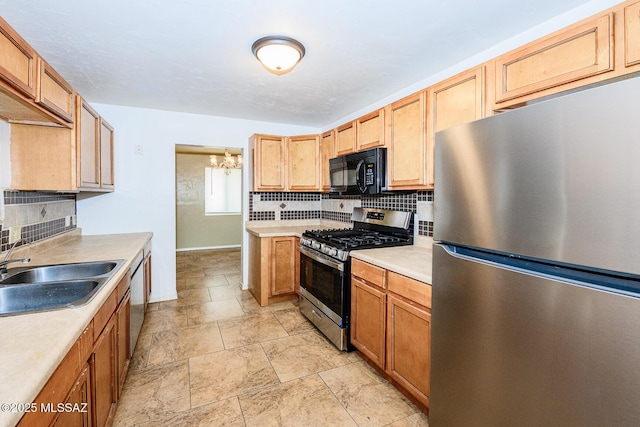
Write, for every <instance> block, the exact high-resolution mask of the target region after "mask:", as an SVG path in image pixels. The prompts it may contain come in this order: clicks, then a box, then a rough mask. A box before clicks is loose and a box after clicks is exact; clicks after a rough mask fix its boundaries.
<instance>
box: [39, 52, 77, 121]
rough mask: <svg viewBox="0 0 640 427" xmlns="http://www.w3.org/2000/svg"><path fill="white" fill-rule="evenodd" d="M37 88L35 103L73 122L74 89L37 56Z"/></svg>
mask: <svg viewBox="0 0 640 427" xmlns="http://www.w3.org/2000/svg"><path fill="white" fill-rule="evenodd" d="M37 82H38V90H37V96H36V104H40V105H41V106H42V107H44V108H45V109H47V110H49V111H51V112H52V113H53V114H55V115H57V116H58V117H60V118H61V119H63V120H64V121H65V122H67V123H73V116H74V110H75V105H76V103H75V98H76V95H75V91H74V90H73V87H71V85H70V84H69V83H67V82H66V80H65V79H63V78H62V76H61V75H60V74H58V73H57V72H56V70H54V69H53V67H51V66H50V65H49V64H47V63H46V62H45V61H44V60H43V59H42V58H38V79H37Z"/></svg>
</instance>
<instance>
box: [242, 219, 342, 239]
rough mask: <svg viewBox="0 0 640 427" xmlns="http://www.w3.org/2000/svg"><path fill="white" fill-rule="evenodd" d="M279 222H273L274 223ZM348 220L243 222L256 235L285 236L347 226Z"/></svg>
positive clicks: (298, 235)
mask: <svg viewBox="0 0 640 427" xmlns="http://www.w3.org/2000/svg"><path fill="white" fill-rule="evenodd" d="M278 222H279V223H281V224H274V223H278ZM349 227H351V224H350V223H348V222H338V221H328V220H319V219H315V220H298V221H248V222H246V223H245V228H246V230H247V232H249V233H251V234H253V235H254V236H258V237H286V236H296V237H300V236H302V233H304V232H305V231H307V230H321V229H322V230H324V229H328V228H349Z"/></svg>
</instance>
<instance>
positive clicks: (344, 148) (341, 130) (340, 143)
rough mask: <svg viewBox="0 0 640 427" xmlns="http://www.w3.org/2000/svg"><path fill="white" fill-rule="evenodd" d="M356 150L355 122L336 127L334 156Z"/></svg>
mask: <svg viewBox="0 0 640 427" xmlns="http://www.w3.org/2000/svg"><path fill="white" fill-rule="evenodd" d="M355 151H356V122H355V121H353V122H349V123H345V124H343V125H342V126H340V127H338V128H337V129H336V156H342V155H343V154H349V153H353V152H355Z"/></svg>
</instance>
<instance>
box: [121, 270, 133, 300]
mask: <svg viewBox="0 0 640 427" xmlns="http://www.w3.org/2000/svg"><path fill="white" fill-rule="evenodd" d="M130 286H131V276H130V275H129V274H127V275H125V276H124V277H123V278H122V279H121V280H120V283H118V302H120V301H121V300H122V297H124V294H126V293H127V291H128V290H129V287H130Z"/></svg>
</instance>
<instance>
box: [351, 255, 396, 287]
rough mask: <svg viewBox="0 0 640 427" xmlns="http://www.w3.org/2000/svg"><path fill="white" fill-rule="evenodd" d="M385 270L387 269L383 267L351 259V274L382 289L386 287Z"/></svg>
mask: <svg viewBox="0 0 640 427" xmlns="http://www.w3.org/2000/svg"><path fill="white" fill-rule="evenodd" d="M386 272H387V271H386V270H385V269H384V268H380V267H378V266H375V265H372V264H369V263H367V262H364V261H360V260H358V259H353V260H352V261H351V274H352V275H354V276H356V277H359V278H361V279H363V280H365V281H367V282H368V283H369V284H372V285H376V286H379V287H381V288H383V289H384V288H386V285H387V276H386Z"/></svg>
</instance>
